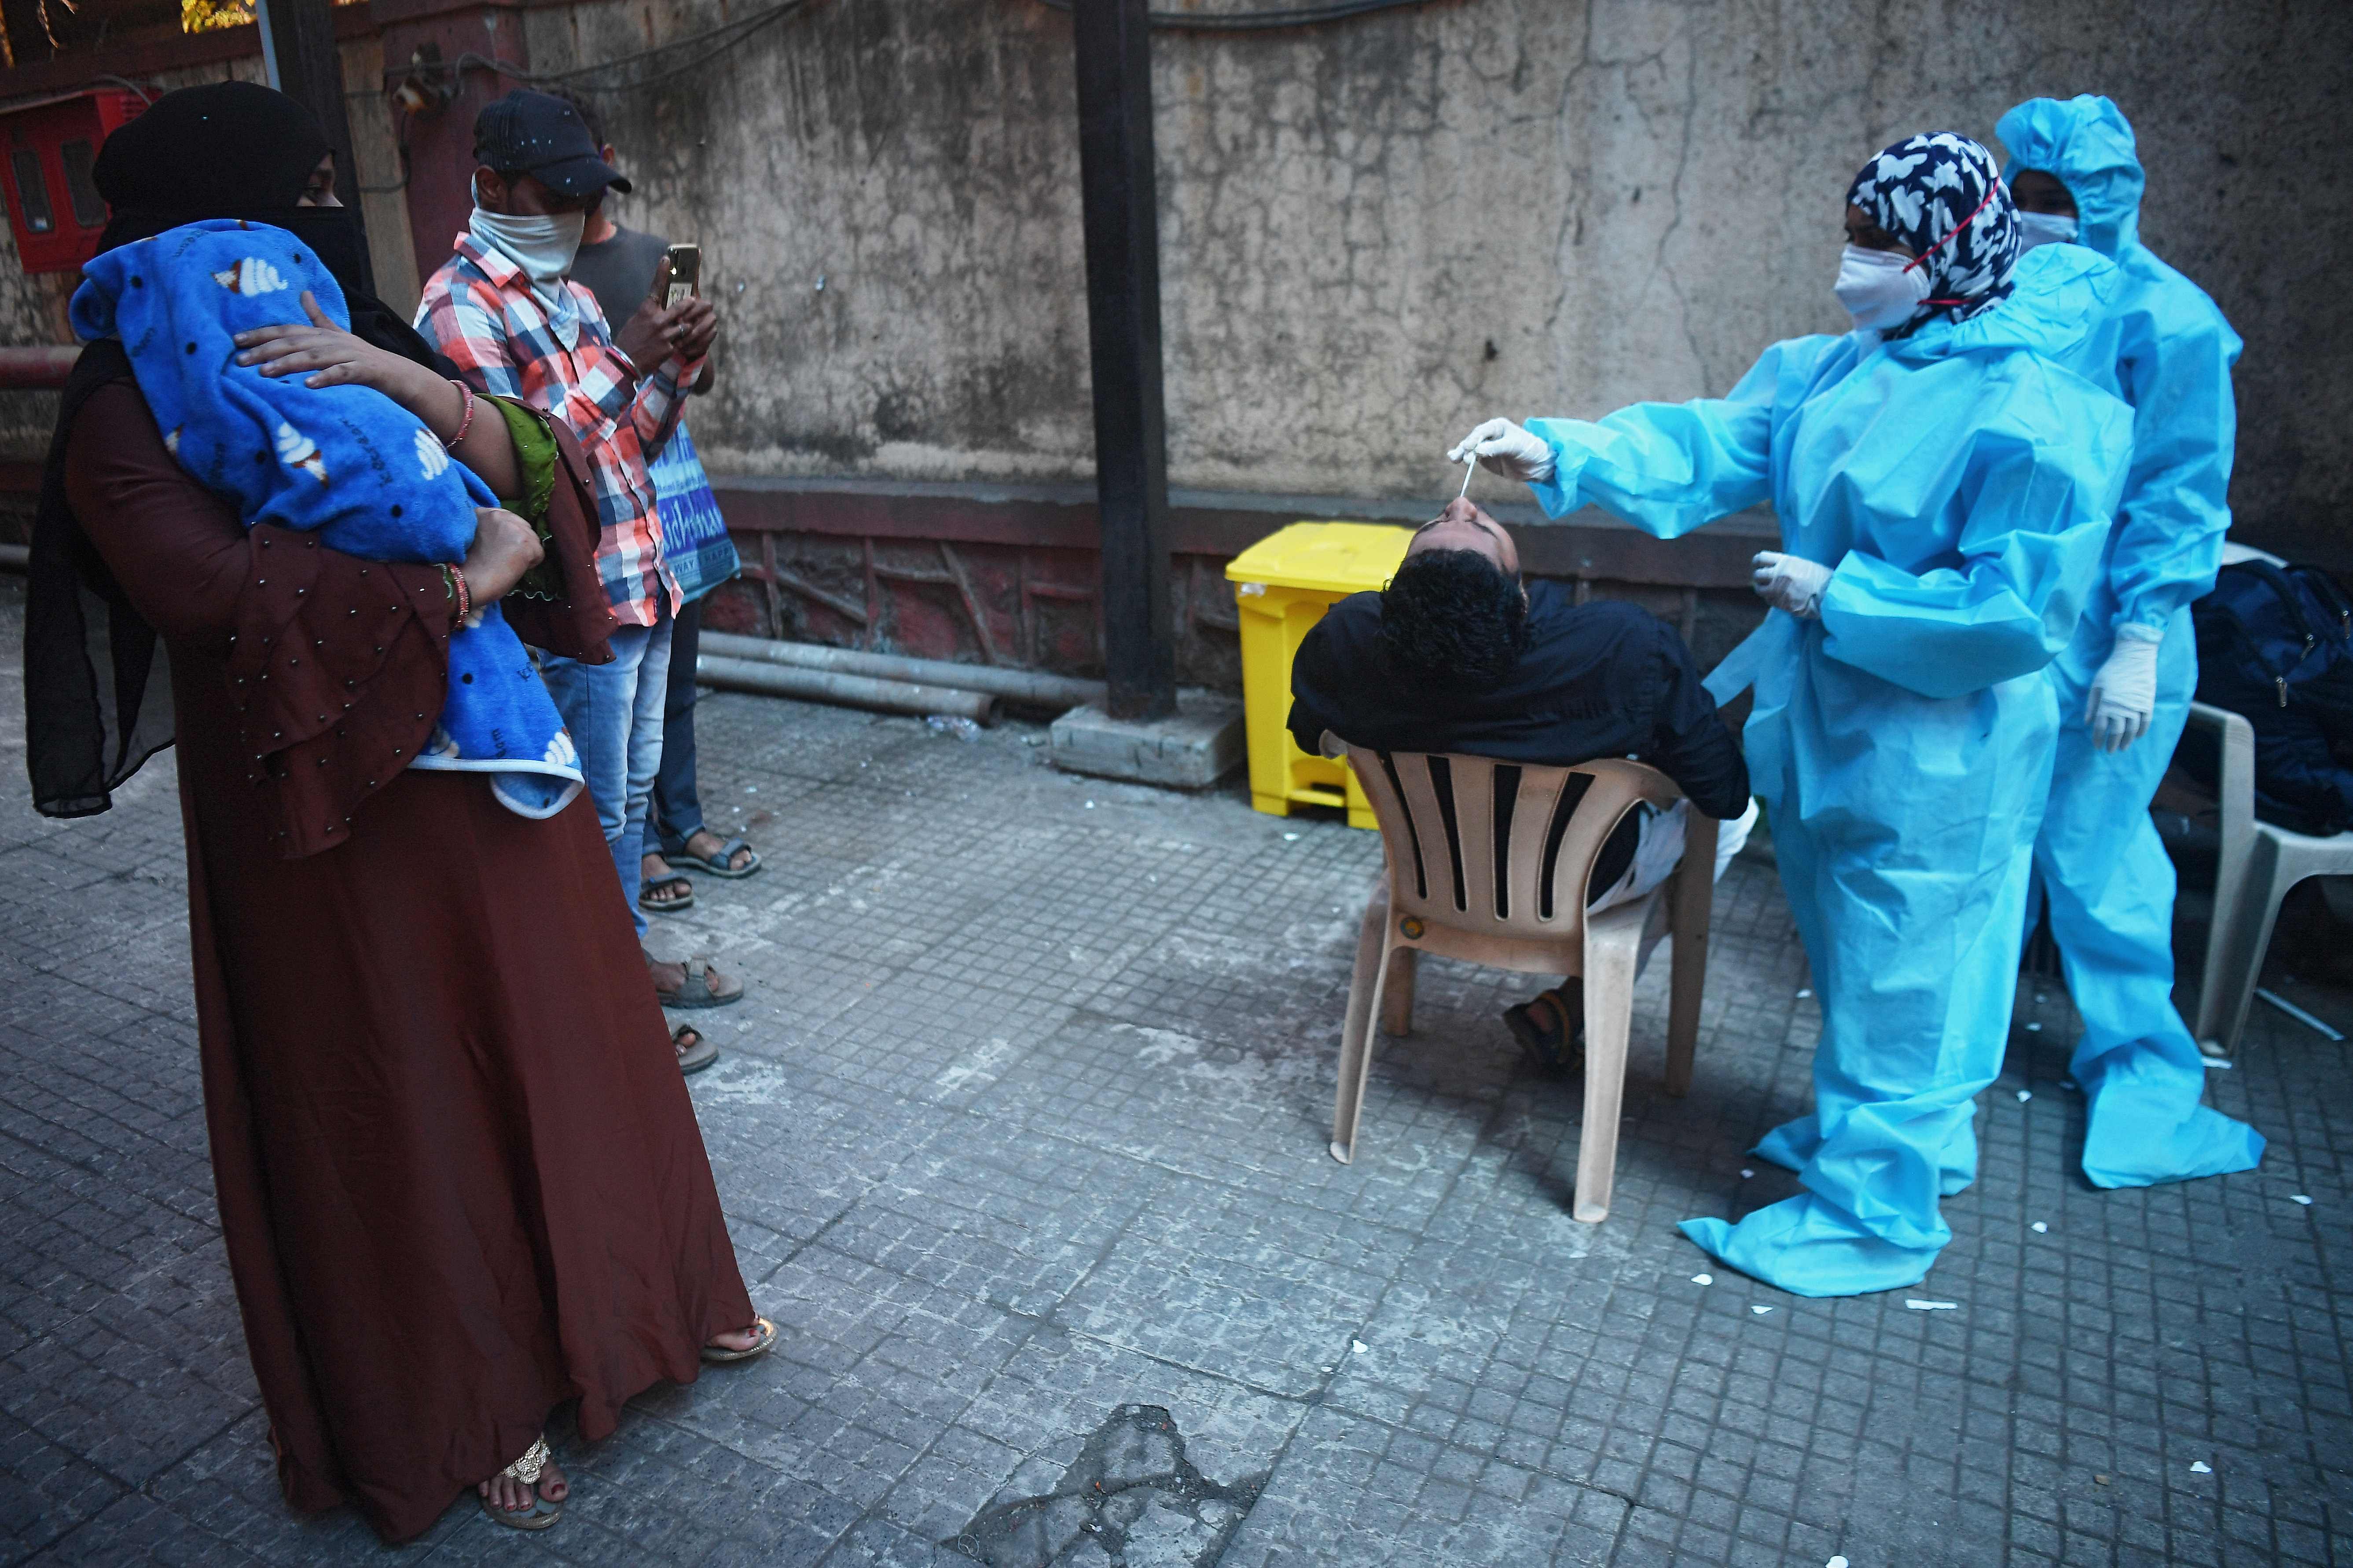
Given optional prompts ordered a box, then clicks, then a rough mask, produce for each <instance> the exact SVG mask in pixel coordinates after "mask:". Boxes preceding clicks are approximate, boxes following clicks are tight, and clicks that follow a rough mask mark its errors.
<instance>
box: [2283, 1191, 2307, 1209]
mask: <svg viewBox="0 0 2353 1568" xmlns="http://www.w3.org/2000/svg"><path fill="white" fill-rule="evenodd" d="M2287 1201H2288V1202H2290V1203H2292V1204H2302V1205H2304V1206H2305V1207H2306V1208H2310V1207H2311V1206H2312V1200H2311V1199H2310V1198H2308V1197H2306V1195H2305V1194H2302V1193H2290V1194H2288V1195H2287Z"/></svg>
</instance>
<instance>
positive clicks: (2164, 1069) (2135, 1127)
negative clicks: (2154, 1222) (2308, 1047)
mask: <svg viewBox="0 0 2353 1568" xmlns="http://www.w3.org/2000/svg"><path fill="white" fill-rule="evenodd" d="M2117 1054H2118V1055H2122V1054H2123V1053H2117ZM2107 1059H2108V1060H2109V1061H2112V1062H2115V1065H2113V1066H2109V1067H2107V1068H2105V1070H2104V1071H2102V1072H2101V1074H2100V1076H2099V1079H2098V1081H2097V1082H2096V1083H2094V1082H2086V1083H2085V1084H2084V1097H2085V1099H2086V1100H2087V1101H2088V1107H2087V1110H2086V1113H2085V1117H2084V1175H2085V1176H2087V1177H2089V1178H2091V1182H2092V1184H2093V1185H2094V1186H2095V1187H2153V1186H2156V1185H2158V1184H2160V1183H2163V1182H2187V1181H2193V1180H2195V1179H2196V1178H2198V1177H2200V1176H2220V1175H2225V1174H2227V1173H2230V1172H2232V1171H2252V1170H2253V1169H2254V1168H2255V1167H2256V1165H2258V1164H2260V1163H2262V1161H2263V1134H2262V1133H2260V1132H2258V1131H2255V1130H2254V1129H2253V1128H2252V1127H2250V1126H2248V1125H2247V1124H2246V1123H2245V1122H2243V1121H2233V1120H2232V1119H2231V1118H2230V1117H2227V1116H2225V1115H2223V1114H2222V1113H2221V1111H2219V1110H2215V1109H2214V1108H2213V1107H2212V1106H2211V1105H2204V1104H2201V1103H2200V1100H2199V1097H2200V1095H2201V1094H2202V1093H2203V1092H2204V1091H2205V1088H2206V1085H2205V1071H2206V1069H2205V1068H2203V1067H2202V1066H2201V1067H2198V1068H2188V1069H2185V1068H2182V1067H2180V1066H2179V1064H2177V1063H2173V1062H2168V1061H2166V1060H2165V1059H2163V1058H2160V1057H2158V1055H2156V1053H2154V1052H2141V1053H2135V1054H2133V1055H2131V1056H2129V1057H2127V1058H2126V1060H2123V1061H2115V1058H2114V1057H2111V1058H2107ZM2189 1073H2195V1074H2196V1076H2195V1077H2194V1078H2192V1077H2189V1076H2188V1074H2189Z"/></svg>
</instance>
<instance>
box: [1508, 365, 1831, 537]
mask: <svg viewBox="0 0 2353 1568" xmlns="http://www.w3.org/2000/svg"><path fill="white" fill-rule="evenodd" d="M1838 342H1841V340H1840V339H1837V338H1829V337H1810V338H1790V339H1788V340H1787V341H1785V342H1778V343H1775V344H1774V345H1773V346H1772V347H1771V348H1768V349H1767V350H1766V351H1765V353H1764V357H1762V358H1761V359H1759V360H1758V361H1757V363H1755V364H1754V365H1752V366H1750V367H1749V371H1748V374H1746V375H1744V376H1742V377H1741V378H1740V381H1739V383H1738V384H1736V385H1735V386H1734V387H1733V389H1732V390H1731V391H1730V392H1729V393H1727V394H1726V395H1724V396H1722V397H1702V398H1695V399H1694V400H1693V401H1691V402H1689V403H1637V404H1633V405H1630V406H1628V407H1625V408H1620V409H1619V410H1618V411H1617V412H1616V413H1614V414H1607V415H1604V416H1602V417H1601V418H1599V419H1598V420H1593V421H1590V422H1588V421H1586V420H1582V419H1531V420H1530V421H1528V429H1529V430H1530V432H1532V433H1533V434H1534V435H1535V436H1536V437H1538V438H1539V439H1541V440H1543V441H1545V442H1546V443H1547V444H1549V445H1550V446H1551V447H1552V448H1553V454H1554V465H1555V466H1554V469H1553V474H1552V477H1551V478H1550V479H1546V480H1544V481H1542V482H1541V483H1538V484H1535V485H1532V486H1531V487H1529V488H1530V489H1534V490H1535V496H1536V500H1538V501H1539V502H1540V503H1542V505H1543V507H1544V509H1545V514H1546V516H1548V517H1565V516H1567V514H1568V513H1570V512H1572V511H1575V510H1577V508H1578V507H1580V506H1584V505H1587V504H1588V503H1589V504H1591V505H1594V506H1598V507H1599V508H1601V510H1604V511H1607V512H1609V513H1610V514H1611V515H1612V516H1615V517H1619V518H1622V519H1624V520H1625V521H1628V522H1630V523H1632V524H1633V525H1634V526H1635V527H1636V528H1639V529H1641V531H1643V532H1645V533H1649V534H1652V535H1654V536H1656V537H1658V538H1660V539H1674V538H1677V537H1679V536H1681V535H1683V534H1685V533H1689V532H1690V531H1692V530H1694V529H1695V528H1699V527H1702V526H1704V524H1707V523H1710V522H1713V521H1715V520H1716V519H1717V518H1719V517H1724V516H1727V515H1729V514H1730V513H1732V512H1736V511H1740V510H1745V509H1746V508H1748V507H1752V506H1756V505H1757V504H1758V503H1760V502H1762V501H1766V500H1770V499H1772V494H1773V411H1774V408H1775V406H1776V405H1777V404H1778V402H1779V401H1780V398H1781V394H1782V393H1783V391H1784V390H1785V389H1787V388H1788V387H1789V385H1790V384H1791V383H1792V382H1796V383H1798V384H1800V385H1802V384H1805V383H1806V382H1808V381H1810V379H1811V377H1812V373H1813V369H1814V367H1815V366H1816V365H1817V364H1818V363H1820V360H1821V357H1822V355H1823V354H1824V353H1827V352H1828V351H1829V350H1830V349H1831V346H1833V345H1834V344H1836V343H1838Z"/></svg>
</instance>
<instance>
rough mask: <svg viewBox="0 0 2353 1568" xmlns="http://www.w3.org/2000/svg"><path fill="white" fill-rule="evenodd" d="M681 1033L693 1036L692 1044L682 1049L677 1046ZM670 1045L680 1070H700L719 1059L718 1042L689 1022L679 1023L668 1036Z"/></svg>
mask: <svg viewBox="0 0 2353 1568" xmlns="http://www.w3.org/2000/svg"><path fill="white" fill-rule="evenodd" d="M681 1035H692V1036H693V1037H694V1044H693V1045H691V1046H690V1047H687V1048H686V1049H685V1050H682V1051H681V1050H679V1048H678V1041H679V1036H681ZM670 1049H671V1050H672V1051H673V1052H675V1053H676V1054H677V1056H678V1070H679V1071H681V1072H701V1071H702V1069H703V1068H707V1067H709V1066H710V1065H711V1064H712V1062H715V1061H717V1060H718V1059H719V1042H718V1041H716V1040H714V1039H712V1037H710V1036H708V1035H706V1034H704V1033H703V1032H702V1030H700V1029H698V1028H696V1027H695V1026H693V1025H691V1024H681V1025H680V1026H678V1028H677V1031H676V1032H675V1033H673V1034H672V1035H671V1036H670Z"/></svg>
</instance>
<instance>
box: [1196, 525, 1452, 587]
mask: <svg viewBox="0 0 2353 1568" xmlns="http://www.w3.org/2000/svg"><path fill="white" fill-rule="evenodd" d="M1412 541H1413V530H1411V529H1409V528H1398V527H1397V526H1395V525H1394V524H1391V523H1381V522H1294V523H1293V524H1292V525H1291V526H1290V527H1288V528H1282V529H1277V530H1276V531H1274V532H1272V533H1270V534H1268V535H1267V536H1266V537H1265V538H1264V539H1261V540H1260V541H1259V542H1257V543H1256V544H1253V545H1251V546H1250V548H1249V549H1248V550H1245V551H1243V552H1241V553H1240V555H1237V556H1235V557H1234V558H1233V560H1232V561H1231V562H1229V563H1228V564H1227V566H1226V576H1227V579H1228V580H1229V581H1230V582H1235V583H1264V584H1268V585H1269V586H1270V587H1276V588H1313V589H1316V590H1319V591H1321V592H1323V593H1326V594H1361V593H1364V592H1366V590H1368V589H1376V588H1378V587H1380V586H1381V584H1384V583H1387V582H1388V580H1389V579H1390V577H1392V576H1394V575H1395V574H1396V573H1397V569H1398V563H1399V562H1401V561H1403V560H1404V559H1405V547H1406V546H1407V545H1408V544H1409V543H1411V542H1412Z"/></svg>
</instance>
